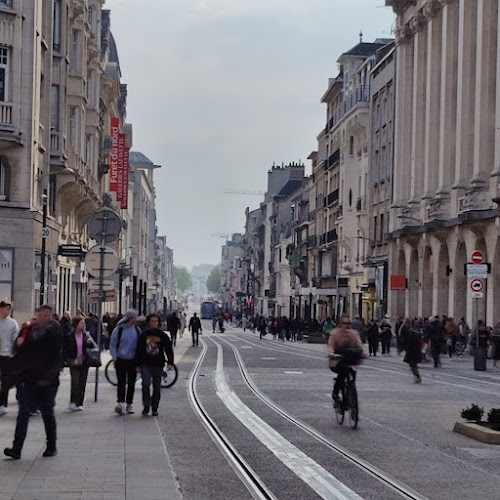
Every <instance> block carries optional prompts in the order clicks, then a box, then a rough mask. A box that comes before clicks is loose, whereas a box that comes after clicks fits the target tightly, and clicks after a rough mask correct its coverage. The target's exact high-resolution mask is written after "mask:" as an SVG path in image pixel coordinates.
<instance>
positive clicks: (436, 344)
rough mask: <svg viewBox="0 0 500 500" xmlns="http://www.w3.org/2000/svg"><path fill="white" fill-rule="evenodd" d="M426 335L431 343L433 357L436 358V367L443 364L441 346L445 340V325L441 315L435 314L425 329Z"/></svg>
mask: <svg viewBox="0 0 500 500" xmlns="http://www.w3.org/2000/svg"><path fill="white" fill-rule="evenodd" d="M424 335H425V337H426V338H427V339H428V340H429V342H430V344H431V353H432V358H433V359H434V368H438V367H440V366H441V359H440V357H441V348H442V346H443V342H444V326H443V324H442V323H441V321H440V319H439V316H437V315H436V316H434V318H433V320H432V321H431V322H429V323H428V324H427V326H426V328H425V330H424Z"/></svg>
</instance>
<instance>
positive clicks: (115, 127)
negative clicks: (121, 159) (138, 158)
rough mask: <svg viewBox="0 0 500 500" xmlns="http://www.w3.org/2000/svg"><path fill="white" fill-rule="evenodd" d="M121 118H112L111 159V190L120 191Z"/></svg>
mask: <svg viewBox="0 0 500 500" xmlns="http://www.w3.org/2000/svg"><path fill="white" fill-rule="evenodd" d="M119 128H120V119H119V118H111V141H112V143H113V146H112V148H111V158H110V159H109V190H110V191H111V192H113V191H114V192H116V191H118V135H119Z"/></svg>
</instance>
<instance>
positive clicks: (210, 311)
mask: <svg viewBox="0 0 500 500" xmlns="http://www.w3.org/2000/svg"><path fill="white" fill-rule="evenodd" d="M216 310H217V305H216V303H215V302H202V303H201V314H200V317H201V319H212V316H213V315H214V314H215V311H216Z"/></svg>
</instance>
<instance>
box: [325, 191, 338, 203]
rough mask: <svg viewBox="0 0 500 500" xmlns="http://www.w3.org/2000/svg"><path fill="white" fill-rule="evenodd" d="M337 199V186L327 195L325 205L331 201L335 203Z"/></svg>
mask: <svg viewBox="0 0 500 500" xmlns="http://www.w3.org/2000/svg"><path fill="white" fill-rule="evenodd" d="M338 200H339V190H338V188H337V189H335V190H333V191H332V192H331V193H330V194H329V195H328V198H327V205H328V206H330V205H331V204H332V203H335V202H336V201H338Z"/></svg>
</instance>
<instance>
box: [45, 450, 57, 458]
mask: <svg viewBox="0 0 500 500" xmlns="http://www.w3.org/2000/svg"><path fill="white" fill-rule="evenodd" d="M56 455H57V448H47V449H46V450H45V451H44V452H43V453H42V457H55V456H56Z"/></svg>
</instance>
